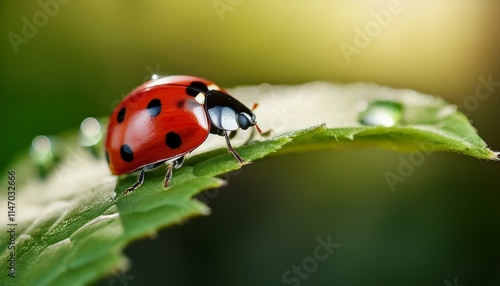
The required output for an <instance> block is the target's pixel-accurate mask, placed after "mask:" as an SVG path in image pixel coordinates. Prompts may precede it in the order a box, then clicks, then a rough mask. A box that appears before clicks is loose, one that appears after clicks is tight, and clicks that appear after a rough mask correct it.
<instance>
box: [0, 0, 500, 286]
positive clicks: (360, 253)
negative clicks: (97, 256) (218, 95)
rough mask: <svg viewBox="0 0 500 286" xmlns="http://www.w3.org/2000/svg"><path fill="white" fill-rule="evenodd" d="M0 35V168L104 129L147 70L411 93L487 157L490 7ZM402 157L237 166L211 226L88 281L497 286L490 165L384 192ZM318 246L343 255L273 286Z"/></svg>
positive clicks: (37, 29) (92, 4)
mask: <svg viewBox="0 0 500 286" xmlns="http://www.w3.org/2000/svg"><path fill="white" fill-rule="evenodd" d="M63 2H64V3H63ZM384 11H387V12H384ZM377 19H378V22H376V21H377ZM0 23H1V25H0V31H1V33H0V34H1V35H2V36H3V40H2V41H0V98H1V103H0V126H1V129H2V130H1V133H0V134H2V140H0V144H1V145H0V147H1V148H0V150H1V157H0V164H1V165H0V169H2V170H3V169H5V168H6V167H7V166H8V164H9V163H11V162H12V161H13V160H14V159H15V157H16V156H17V155H18V154H20V153H21V152H25V150H27V148H29V146H30V143H31V140H32V138H33V137H35V136H36V135H39V134H45V135H50V134H58V133H60V132H62V131H65V130H67V129H76V128H78V126H79V124H80V122H81V121H82V120H83V119H84V118H86V117H88V116H94V117H105V116H108V115H109V113H110V112H111V110H112V108H113V107H114V105H115V104H116V103H117V102H118V101H119V100H120V99H121V98H122V97H123V96H125V95H126V94H127V93H128V92H129V91H130V90H131V89H132V88H134V87H135V86H137V85H139V84H141V83H142V82H144V81H145V80H147V79H148V78H149V77H150V76H151V74H153V73H160V74H165V75H167V74H192V75H198V76H202V77H206V78H209V79H211V80H214V81H215V82H217V83H218V84H219V85H221V86H224V87H231V86H236V85H247V84H261V83H270V84H300V83H304V82H308V81H315V80H324V81H331V82H340V83H349V82H359V81H366V82H375V83H378V84H382V85H389V86H393V87H398V88H411V89H415V90H418V91H420V92H423V93H430V94H434V95H438V96H441V97H443V98H445V99H446V100H447V101H449V102H451V103H455V104H457V105H458V106H459V108H460V109H461V110H462V111H463V112H464V113H465V114H466V115H468V116H469V118H471V120H472V122H473V124H474V126H475V127H476V128H478V130H479V134H480V135H481V136H482V137H483V138H484V140H485V141H486V142H487V143H489V145H490V146H491V147H492V148H493V149H496V150H498V149H500V136H499V133H498V130H499V129H498V123H499V122H500V113H499V112H498V107H499V106H500V96H499V95H500V87H495V88H494V90H492V92H491V96H489V97H488V98H479V97H478V96H477V94H476V87H477V86H478V85H479V84H480V80H479V79H478V78H479V77H483V78H488V77H491V78H492V79H493V81H497V82H500V57H499V55H500V54H499V53H498V51H499V50H500V30H499V27H500V2H498V1H495V0H477V1H468V0H453V1H452V0H441V1H391V0H387V1H305V0H304V1H300V0H293V1H290V0H288V1H264V0H259V1H257V0H253V1H248V0H220V1H219V0H216V1H213V0H210V1H174V0H171V1H170V0H166V1H141V2H139V1H130V0H129V1H67V0H65V1H63V0H60V2H57V1H56V0H42V1H40V2H38V1H2V2H0ZM360 31H363V32H360ZM361 33H363V34H365V36H362V35H361ZM347 45H350V46H351V50H352V51H353V53H352V54H346V53H345V50H344V51H343V50H342V47H344V48H345V47H346V46H347ZM482 91H484V89H483V90H482ZM262 125H263V126H265V123H264V124H262ZM401 158H408V154H398V153H393V152H389V151H384V150H378V149H373V150H372V149H369V150H366V149H365V150H352V151H346V150H342V151H328V152H327V151H324V152H314V153H310V154H300V155H293V156H287V157H280V158H272V159H266V160H263V161H261V162H255V163H254V164H252V165H249V166H245V168H244V169H243V170H242V171H241V172H240V173H238V174H233V175H230V176H229V177H227V178H229V179H230V184H229V186H228V187H226V188H224V189H221V190H220V191H218V192H216V195H214V196H213V197H212V198H209V199H208V204H209V205H210V206H211V207H212V208H213V214H212V215H211V216H209V217H205V218H196V219H193V220H190V221H189V222H188V223H186V224H185V225H183V226H182V227H174V228H171V229H167V230H164V231H161V232H160V233H159V234H158V236H157V237H156V238H155V239H149V238H147V239H145V240H142V241H140V242H137V243H135V244H133V245H132V246H131V247H129V248H128V249H127V250H126V254H127V255H128V256H129V257H130V258H131V261H132V267H131V269H130V270H129V272H127V274H126V276H121V277H110V278H109V279H104V280H102V281H101V282H99V284H100V285H146V284H148V285H160V284H162V285H200V284H201V283H205V284H206V285H280V284H284V285H299V284H300V285H447V286H448V285H455V284H454V283H455V279H456V281H457V282H458V283H457V284H456V285H500V247H499V246H498V241H500V228H499V226H500V223H499V222H500V207H499V206H500V194H499V192H498V177H496V176H497V175H498V174H499V171H500V165H498V164H499V163H495V162H486V161H479V160H476V159H472V158H466V157H464V156H459V155H456V154H433V155H431V156H428V157H426V158H425V161H424V163H423V165H421V166H419V167H417V168H416V169H415V171H414V172H413V174H412V175H411V176H410V177H408V178H407V179H406V180H405V182H403V183H399V184H397V185H396V191H395V192H391V190H390V189H389V186H388V184H387V182H386V181H385V178H384V176H383V174H384V172H386V171H391V172H394V173H396V172H397V168H398V166H399V164H400V159H401ZM21 175H22V174H21ZM227 178H226V179H227ZM40 192H41V193H42V194H43V190H40ZM328 236H330V237H331V240H332V241H334V242H335V243H340V247H338V248H337V249H335V252H334V253H333V254H331V255H330V256H329V257H328V259H326V260H325V261H320V262H318V264H317V267H314V271H311V273H310V274H309V276H308V277H307V279H301V280H294V281H295V282H293V283H292V282H289V283H288V282H287V281H283V280H282V275H283V274H284V273H285V272H286V271H287V270H291V271H292V265H294V264H295V265H302V263H303V261H308V259H307V258H308V257H312V256H313V254H314V249H315V248H316V247H317V246H318V245H319V244H318V242H317V239H318V238H323V239H326V238H327V237H328ZM292 276H297V275H295V274H291V275H290V276H289V277H292ZM297 281H299V282H297ZM160 282H161V283H160ZM296 282H297V283H298V284H297V283H296ZM125 283H128V284H125Z"/></svg>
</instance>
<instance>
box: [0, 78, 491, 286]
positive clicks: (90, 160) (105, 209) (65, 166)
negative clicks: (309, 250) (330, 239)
mask: <svg viewBox="0 0 500 286" xmlns="http://www.w3.org/2000/svg"><path fill="white" fill-rule="evenodd" d="M232 93H233V94H234V95H236V96H237V97H238V98H239V99H241V100H242V101H243V102H245V103H246V104H248V105H251V104H252V103H253V102H259V104H260V107H259V108H258V109H257V110H256V111H255V113H256V115H257V118H258V122H259V124H260V125H261V128H262V129H264V130H271V134H272V138H269V139H262V138H260V137H259V136H258V134H256V132H249V131H247V132H240V134H239V135H237V136H236V137H235V138H234V139H233V140H232V142H233V145H235V146H240V147H238V148H236V149H237V151H238V152H239V153H240V155H241V156H242V157H243V158H244V159H245V160H246V161H247V162H251V161H254V160H257V159H261V158H263V157H266V156H269V155H283V154H287V153H291V152H306V151H310V150H315V149H325V148H331V149H334V148H337V149H341V148H346V147H354V146H356V147H365V146H378V147H383V148H390V149H393V150H398V151H425V152H429V151H451V152H457V153H461V154H464V155H468V156H472V157H476V158H480V159H494V160H496V159H497V153H495V152H493V151H491V150H490V149H489V148H488V147H487V146H486V144H485V143H484V142H483V141H482V140H481V138H480V137H479V136H478V135H477V133H476V130H475V129H474V128H473V127H472V126H471V125H470V124H469V120H468V119H467V118H466V117H465V116H464V115H463V114H461V113H460V112H458V111H457V110H456V108H455V107H454V106H453V105H449V104H447V103H445V102H444V101H442V100H441V99H438V98H435V97H431V96H427V95H422V94H419V93H417V92H414V91H410V90H394V89H390V88H386V87H380V86H376V85H372V84H352V85H333V84H328V83H320V82H316V83H310V84H305V85H301V86H270V85H261V86H258V87H238V88H236V89H234V90H232ZM80 139H81V138H80ZM80 141H81V140H80ZM250 141H251V143H248V144H245V145H243V144H244V143H245V142H250ZM52 143H53V144H52V145H51V146H52V147H51V148H52V149H51V151H50V153H47V154H49V155H50V156H45V157H43V158H44V159H43V160H41V161H37V162H38V163H37V164H38V165H37V164H35V161H34V159H33V156H35V155H36V152H33V151H32V152H31V153H32V158H30V157H29V156H28V155H25V156H24V157H22V158H20V159H19V160H18V161H17V163H16V164H15V165H14V166H12V167H11V168H10V170H15V171H16V174H17V175H16V176H17V177H16V190H17V191H16V199H15V201H14V202H15V204H16V215H15V222H14V223H16V224H17V225H16V226H14V228H15V231H16V241H15V254H16V264H15V266H16V269H15V270H16V273H15V274H16V278H15V279H12V278H6V275H2V277H1V278H0V279H1V282H2V283H1V284H2V285H5V284H7V285H14V284H16V285H68V284H71V285H84V284H87V283H90V282H92V281H95V280H97V279H99V278H100V277H103V276H104V275H110V274H112V273H113V272H116V271H118V270H120V269H126V268H127V265H128V263H129V262H128V261H127V259H126V258H125V257H124V256H123V255H122V250H123V249H124V248H125V247H126V246H127V244H129V243H130V242H132V241H133V240H136V239H138V238H141V237H147V236H154V235H155V233H156V232H157V231H158V230H159V229H161V228H163V227H166V226H169V225H174V224H182V223H183V222H184V221H186V220H187V219H189V218H191V217H193V216H199V215H208V214H209V213H210V210H209V208H208V207H207V206H206V205H205V204H203V203H201V202H200V201H198V200H196V199H195V198H193V196H195V195H196V194H199V193H200V192H202V191H204V190H207V189H210V188H218V187H221V186H222V185H223V184H224V182H223V181H222V180H221V179H218V178H216V177H215V176H218V175H221V174H224V173H227V172H230V171H233V170H236V169H238V168H241V167H242V166H240V165H239V164H238V163H237V161H236V160H235V159H234V157H233V156H232V155H231V154H230V153H228V152H227V149H226V148H225V142H224V140H223V139H222V138H221V137H212V138H210V139H209V140H207V142H206V143H205V144H203V145H202V146H201V147H200V148H199V149H197V150H196V151H195V152H193V156H192V157H191V158H189V159H188V160H187V161H186V163H185V165H184V166H183V167H182V168H181V169H179V170H175V172H174V177H173V179H172V181H171V187H170V188H169V189H168V190H163V187H162V185H163V176H164V171H165V170H164V168H160V169H157V170H154V171H151V172H148V173H147V174H146V181H145V183H144V185H143V186H141V187H140V188H139V189H138V190H136V191H135V192H133V193H131V194H130V195H128V196H123V191H124V190H125V189H126V188H127V187H129V186H130V185H131V184H132V183H133V182H134V181H135V180H136V177H135V175H130V176H122V177H120V178H117V177H115V176H112V175H111V174H110V172H109V170H108V168H107V166H106V163H105V160H103V159H101V158H96V157H95V156H93V155H92V153H91V152H88V150H86V149H85V148H83V147H82V146H81V145H79V139H78V136H76V134H74V132H73V133H68V134H64V135H63V136H61V137H59V139H56V138H53V139H52ZM95 148H97V149H94V151H96V150H97V153H99V152H98V151H99V147H95ZM33 153H35V155H33ZM45 155H46V154H45ZM35 157H36V156H35ZM55 158H57V160H56V159H55ZM38 159H39V158H38ZM45 173H46V174H48V175H47V176H46V177H45V179H40V175H39V174H45ZM4 174H5V175H4V176H3V178H2V180H3V181H2V186H6V185H7V182H6V179H7V172H5V173H4ZM1 207H2V209H1V210H0V212H1V213H2V214H6V213H7V209H6V204H3V205H2V206H1ZM9 228H11V227H10V226H7V225H6V224H2V225H1V226H0V232H1V233H3V234H4V235H2V237H0V239H1V242H0V253H1V254H0V260H1V261H4V262H5V261H7V259H9V257H10V253H11V250H10V249H9V248H8V247H9V241H8V239H7V238H8V237H7V236H6V235H5V233H6V231H7V230H8V229H9ZM13 245H14V244H10V246H13ZM4 269H5V268H4Z"/></svg>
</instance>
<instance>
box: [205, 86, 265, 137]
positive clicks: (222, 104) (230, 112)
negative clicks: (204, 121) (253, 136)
mask: <svg viewBox="0 0 500 286" xmlns="http://www.w3.org/2000/svg"><path fill="white" fill-rule="evenodd" d="M255 107H256V106H254V108H255ZM205 109H206V111H207V114H208V117H209V118H210V122H211V123H212V127H215V129H216V131H217V133H220V132H219V131H234V130H237V129H239V128H241V129H243V130H246V129H248V128H249V127H251V126H255V128H256V129H257V131H259V133H260V132H261V131H260V128H259V127H258V126H257V122H256V118H255V114H253V113H252V110H250V109H249V108H248V107H246V106H245V105H244V104H243V103H241V102H239V101H238V100H237V99H235V98H234V97H232V96H230V95H229V94H226V93H224V92H221V91H218V90H210V91H208V93H207V95H206V100H205Z"/></svg>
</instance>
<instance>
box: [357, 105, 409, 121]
mask: <svg viewBox="0 0 500 286" xmlns="http://www.w3.org/2000/svg"><path fill="white" fill-rule="evenodd" d="M402 115H403V106H402V105H401V104H400V103H398V102H394V101H388V100H377V101H373V102H370V103H368V104H367V105H366V106H365V108H364V110H361V112H360V114H359V118H358V121H359V123H361V124H363V125H370V126H386V127H389V126H394V125H397V124H398V123H400V122H401V118H402Z"/></svg>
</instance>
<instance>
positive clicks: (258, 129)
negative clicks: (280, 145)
mask: <svg viewBox="0 0 500 286" xmlns="http://www.w3.org/2000/svg"><path fill="white" fill-rule="evenodd" d="M253 126H255V129H257V132H259V134H262V130H260V127H259V125H257V123H255V124H254V125H253Z"/></svg>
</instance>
